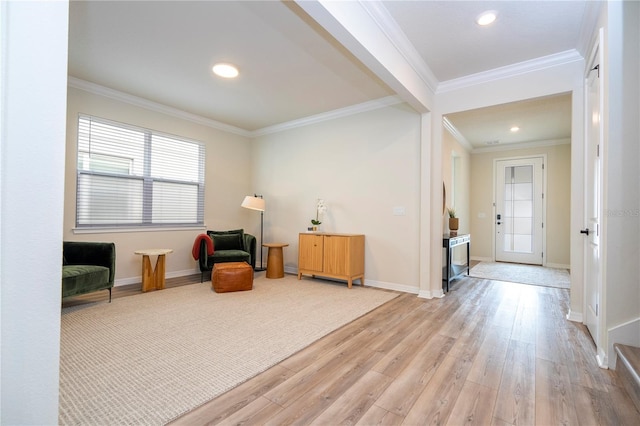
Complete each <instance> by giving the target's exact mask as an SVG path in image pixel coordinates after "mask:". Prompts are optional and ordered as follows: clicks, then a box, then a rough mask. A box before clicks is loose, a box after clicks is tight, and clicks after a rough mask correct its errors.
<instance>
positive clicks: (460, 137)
mask: <svg viewBox="0 0 640 426" xmlns="http://www.w3.org/2000/svg"><path fill="white" fill-rule="evenodd" d="M442 126H443V127H444V128H445V129H447V131H448V132H449V133H451V136H453V138H454V139H455V140H456V141H458V143H459V144H460V145H462V147H463V148H464V149H466V150H467V151H470V152H471V151H473V146H472V145H471V143H469V141H468V140H467V138H465V137H464V135H463V134H462V133H460V131H459V130H458V129H457V128H456V126H454V125H453V123H451V122H450V121H449V119H448V118H447V117H442Z"/></svg>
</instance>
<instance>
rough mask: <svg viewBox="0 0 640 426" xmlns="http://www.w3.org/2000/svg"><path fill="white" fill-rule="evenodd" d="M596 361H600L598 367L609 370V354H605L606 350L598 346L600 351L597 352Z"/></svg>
mask: <svg viewBox="0 0 640 426" xmlns="http://www.w3.org/2000/svg"><path fill="white" fill-rule="evenodd" d="M596 352H597V354H596V360H597V361H598V367H600V368H602V369H604V370H607V369H609V365H608V364H609V358H608V357H607V354H606V353H605V352H604V350H603V349H602V348H601V347H600V346H598V350H597V351H596Z"/></svg>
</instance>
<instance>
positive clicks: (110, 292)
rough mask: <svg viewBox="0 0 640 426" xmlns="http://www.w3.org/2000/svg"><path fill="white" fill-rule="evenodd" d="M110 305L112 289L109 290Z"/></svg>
mask: <svg viewBox="0 0 640 426" xmlns="http://www.w3.org/2000/svg"><path fill="white" fill-rule="evenodd" d="M109 303H111V288H109Z"/></svg>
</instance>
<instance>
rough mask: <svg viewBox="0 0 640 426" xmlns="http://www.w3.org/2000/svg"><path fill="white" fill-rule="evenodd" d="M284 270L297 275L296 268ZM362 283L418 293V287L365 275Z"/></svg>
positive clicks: (368, 285)
mask: <svg viewBox="0 0 640 426" xmlns="http://www.w3.org/2000/svg"><path fill="white" fill-rule="evenodd" d="M284 271H285V272H286V273H287V274H293V275H298V269H297V268H293V267H285V268H284ZM318 277H320V278H322V276H321V275H318ZM327 279H330V278H327ZM336 281H344V280H336ZM356 282H357V283H358V285H359V281H357V280H356ZM364 284H365V285H366V286H367V287H375V288H383V289H385V290H394V291H400V292H402V293H411V294H418V291H419V289H418V288H417V287H412V286H409V285H405V284H398V283H389V282H385V281H376V280H370V279H367V277H365V279H364ZM354 285H355V284H354Z"/></svg>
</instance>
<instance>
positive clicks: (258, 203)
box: [240, 194, 265, 272]
mask: <svg viewBox="0 0 640 426" xmlns="http://www.w3.org/2000/svg"><path fill="white" fill-rule="evenodd" d="M240 206H241V207H244V208H245V209H250V210H258V211H259V212H260V245H259V246H258V247H260V267H258V268H254V270H255V271H258V272H259V271H264V263H262V251H263V250H262V241H264V239H263V238H264V210H265V202H264V198H263V197H262V195H257V194H253V197H252V196H251V195H247V196H246V197H244V200H243V201H242V204H240Z"/></svg>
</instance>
